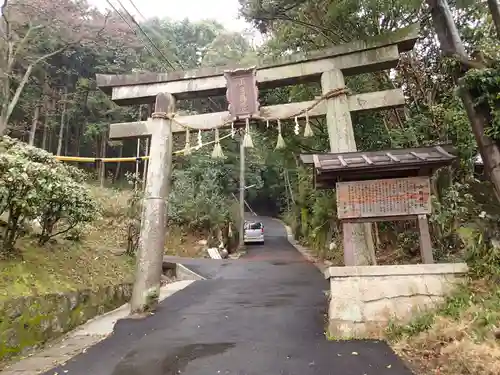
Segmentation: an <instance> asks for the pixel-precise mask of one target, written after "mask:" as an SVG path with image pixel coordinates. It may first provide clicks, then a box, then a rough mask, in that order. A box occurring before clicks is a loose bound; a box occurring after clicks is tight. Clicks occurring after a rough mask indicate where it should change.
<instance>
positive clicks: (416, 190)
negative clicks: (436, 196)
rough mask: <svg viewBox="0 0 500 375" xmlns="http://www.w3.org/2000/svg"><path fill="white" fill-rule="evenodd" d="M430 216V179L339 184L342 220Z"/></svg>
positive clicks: (338, 194) (338, 212) (338, 199)
mask: <svg viewBox="0 0 500 375" xmlns="http://www.w3.org/2000/svg"><path fill="white" fill-rule="evenodd" d="M430 213H431V194H430V180H429V177H409V178H390V179H383V180H370V181H357V182H338V183H337V216H338V218H339V219H340V220H349V219H369V218H373V219H381V218H384V217H387V218H391V217H397V216H414V215H426V214H430ZM367 221H368V220H367Z"/></svg>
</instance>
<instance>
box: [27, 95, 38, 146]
mask: <svg viewBox="0 0 500 375" xmlns="http://www.w3.org/2000/svg"><path fill="white" fill-rule="evenodd" d="M39 117H40V104H39V103H36V106H35V113H34V114H33V121H32V122H31V129H30V134H29V141H28V144H29V145H30V146H34V145H35V134H36V127H37V125H38V118H39Z"/></svg>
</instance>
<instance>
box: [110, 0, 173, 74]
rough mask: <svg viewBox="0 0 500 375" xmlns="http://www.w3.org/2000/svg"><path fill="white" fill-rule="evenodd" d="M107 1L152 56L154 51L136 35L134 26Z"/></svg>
mask: <svg viewBox="0 0 500 375" xmlns="http://www.w3.org/2000/svg"><path fill="white" fill-rule="evenodd" d="M106 1H107V3H108V4H109V6H111V8H113V10H114V11H115V13H116V14H118V15H119V16H120V18H121V19H122V20H123V22H125V23H126V24H127V26H128V27H129V28H130V29H131V30H132V32H133V33H134V34H135V36H136V37H138V38H139V40H140V41H141V42H142V43H143V45H144V48H146V50H147V51H148V52H149V53H150V54H151V56H154V53H153V50H152V49H151V48H150V47H149V46H148V45H147V44H146V43H144V40H143V39H142V38H141V37H140V36H139V35H137V32H136V31H135V30H134V27H133V26H132V25H131V24H130V23H129V22H128V21H127V19H126V18H125V17H124V16H123V15H122V14H121V13H120V12H119V11H118V9H116V7H115V6H114V5H113V4H112V3H111V1H110V0H106ZM163 68H164V69H165V70H168V69H167V68H166V67H165V66H163Z"/></svg>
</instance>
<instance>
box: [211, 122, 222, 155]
mask: <svg viewBox="0 0 500 375" xmlns="http://www.w3.org/2000/svg"><path fill="white" fill-rule="evenodd" d="M212 158H214V159H224V152H222V147H221V145H220V139H219V128H216V129H215V146H214V150H213V151H212Z"/></svg>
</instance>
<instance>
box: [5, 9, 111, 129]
mask: <svg viewBox="0 0 500 375" xmlns="http://www.w3.org/2000/svg"><path fill="white" fill-rule="evenodd" d="M85 5H86V2H85V1H82V2H73V1H71V0H59V1H48V2H47V1H44V0H35V1H31V0H30V1H23V0H18V1H9V0H4V3H3V5H2V6H1V12H2V19H1V25H0V26H1V27H0V32H1V34H2V38H3V42H2V43H1V44H0V48H1V52H0V53H1V55H2V57H1V59H0V71H1V73H2V78H1V81H0V86H1V87H0V89H1V93H2V98H1V100H2V102H1V110H0V135H1V134H4V133H5V131H6V129H7V124H8V122H9V120H10V117H11V115H12V112H13V110H14V108H15V107H16V105H17V104H18V101H19V98H20V96H21V94H22V92H23V90H24V87H25V86H26V84H27V83H28V81H29V79H30V77H31V74H32V73H33V70H34V69H35V68H36V67H38V66H39V65H40V64H41V63H43V62H45V61H47V60H48V59H50V58H51V57H53V56H56V55H58V54H61V53H62V52H63V51H66V50H68V49H70V47H72V46H74V45H77V44H85V43H92V40H93V39H95V38H99V35H100V33H101V32H102V30H103V29H104V27H105V25H106V20H107V18H106V17H103V16H102V15H101V14H100V13H98V12H95V11H92V10H88V9H85V8H84V6H85Z"/></svg>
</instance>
